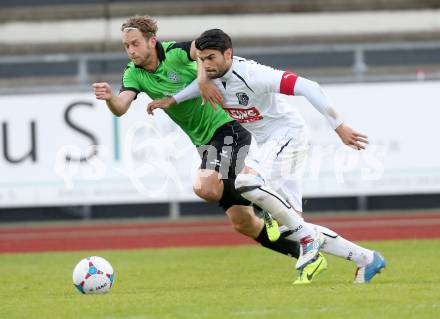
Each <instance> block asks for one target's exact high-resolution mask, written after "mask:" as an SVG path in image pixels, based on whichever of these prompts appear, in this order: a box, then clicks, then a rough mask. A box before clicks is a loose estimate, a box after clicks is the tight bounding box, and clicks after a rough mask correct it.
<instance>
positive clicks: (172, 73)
mask: <svg viewBox="0 0 440 319" xmlns="http://www.w3.org/2000/svg"><path fill="white" fill-rule="evenodd" d="M168 78H169V79H170V80H171V81H173V82H178V81H179V76H178V75H177V73H176V71H168Z"/></svg>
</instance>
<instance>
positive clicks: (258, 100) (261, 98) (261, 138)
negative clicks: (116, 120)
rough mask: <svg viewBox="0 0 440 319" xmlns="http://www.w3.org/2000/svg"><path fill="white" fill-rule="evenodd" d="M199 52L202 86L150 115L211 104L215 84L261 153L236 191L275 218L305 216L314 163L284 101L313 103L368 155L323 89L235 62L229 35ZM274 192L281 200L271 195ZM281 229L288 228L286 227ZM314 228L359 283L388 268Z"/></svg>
mask: <svg viewBox="0 0 440 319" xmlns="http://www.w3.org/2000/svg"><path fill="white" fill-rule="evenodd" d="M195 44H196V48H197V49H198V57H199V69H200V70H199V82H198V83H197V82H194V83H193V85H190V86H189V87H187V88H186V89H185V90H183V91H182V92H180V93H179V94H177V95H175V96H174V97H173V98H171V99H166V100H162V101H155V102H152V103H151V104H150V105H149V111H152V110H153V109H154V108H166V107H169V105H171V104H172V103H175V102H176V101H179V102H180V101H182V100H186V99H189V98H192V97H194V96H198V95H200V94H201V95H202V97H204V98H205V99H207V100H210V99H211V96H212V92H206V91H205V86H204V83H205V82H206V81H207V80H208V79H212V80H213V81H214V83H215V84H216V86H217V88H218V90H219V91H220V92H221V94H222V95H223V99H224V109H225V110H226V111H227V112H228V113H229V114H230V115H231V117H233V118H234V119H236V120H238V121H239V122H240V123H241V124H242V125H243V126H244V127H245V128H246V129H247V130H249V131H250V132H251V133H252V135H253V137H254V138H255V140H256V144H257V145H258V147H253V146H251V150H250V152H249V155H248V157H247V159H246V167H245V169H244V170H243V171H242V172H241V173H240V174H238V176H237V178H236V182H235V186H236V188H237V190H240V192H241V193H242V196H243V197H244V198H246V199H248V200H249V201H251V202H253V203H255V204H257V205H258V206H259V207H262V208H263V209H267V210H269V209H268V208H271V209H272V210H273V207H277V204H278V209H279V210H282V209H289V208H290V207H291V206H293V208H294V209H295V210H296V211H297V212H299V213H302V190H301V169H302V167H303V164H304V161H305V159H306V156H307V149H308V139H307V132H306V128H305V122H304V120H303V118H302V117H301V116H300V114H299V113H298V112H296V111H295V109H294V108H293V107H292V105H291V104H289V103H288V102H287V101H286V99H285V97H284V96H283V95H301V96H304V97H306V98H307V99H308V101H309V102H310V103H311V104H312V105H313V106H314V107H315V108H316V109H317V110H318V111H319V112H320V113H321V114H322V115H323V116H324V117H325V118H326V119H327V121H328V122H329V124H330V126H331V127H332V128H333V129H334V130H335V131H336V133H337V134H338V136H339V137H340V138H341V140H342V142H343V143H344V144H346V145H348V146H351V147H353V148H355V149H358V150H361V149H364V148H365V144H367V143H368V140H367V137H366V136H365V135H362V134H359V133H357V132H355V131H354V130H353V129H352V128H350V127H349V126H347V125H345V124H344V123H343V122H342V121H341V119H340V118H339V117H338V115H337V113H336V112H335V110H334V109H333V108H332V106H331V105H332V104H331V103H330V101H329V100H328V99H327V97H326V96H325V95H324V93H323V92H322V90H321V88H320V86H319V84H317V83H316V82H313V81H310V80H308V79H305V78H303V77H300V76H298V75H296V74H294V73H292V72H289V71H286V72H284V71H280V70H275V69H272V68H270V67H268V66H264V65H261V64H258V63H256V62H254V61H250V60H246V59H244V58H240V57H233V53H232V42H231V39H230V37H229V36H228V35H227V34H225V33H224V32H223V31H222V30H219V29H212V30H208V31H206V32H204V33H203V34H202V35H201V36H200V37H199V38H198V39H197V40H196V42H195ZM267 187H270V188H272V189H274V190H276V192H277V193H273V192H272V193H271V192H269V191H268V189H267ZM279 195H281V196H282V197H280V196H279ZM274 217H275V218H277V216H274ZM278 221H279V222H280V223H281V224H284V221H283V220H278ZM310 225H312V226H313V227H314V228H315V229H317V230H318V231H320V232H321V233H322V234H324V235H325V243H324V244H323V246H322V247H321V249H322V251H324V252H327V253H330V254H332V255H335V256H338V257H342V258H346V259H348V260H352V261H354V262H355V263H356V265H357V270H356V275H355V282H357V283H365V282H369V281H370V280H371V279H372V278H373V277H374V276H375V275H376V274H377V273H378V272H380V270H381V269H382V268H384V267H385V260H384V258H383V257H382V256H381V255H380V254H379V253H378V252H374V251H371V250H369V249H366V248H363V247H361V246H358V245H356V244H354V243H352V242H350V241H348V240H346V239H344V238H342V237H341V236H339V235H338V234H336V233H335V232H333V231H331V230H329V229H328V228H325V227H322V226H319V225H313V224H310ZM282 227H284V226H282ZM313 267H316V265H313ZM311 271H313V269H312V270H311ZM310 278H311V277H310V271H309V270H308V269H307V267H305V268H303V269H301V273H300V276H299V277H298V279H297V281H296V282H297V283H309V282H310Z"/></svg>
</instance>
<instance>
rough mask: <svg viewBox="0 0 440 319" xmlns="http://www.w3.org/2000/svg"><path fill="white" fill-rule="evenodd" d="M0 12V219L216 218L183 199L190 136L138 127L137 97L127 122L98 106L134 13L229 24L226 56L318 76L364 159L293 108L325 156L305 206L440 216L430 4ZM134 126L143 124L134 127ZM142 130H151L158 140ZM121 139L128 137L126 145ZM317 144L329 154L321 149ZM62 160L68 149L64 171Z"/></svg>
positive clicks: (76, 7) (436, 73) (190, 34)
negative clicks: (361, 137)
mask: <svg viewBox="0 0 440 319" xmlns="http://www.w3.org/2000/svg"><path fill="white" fill-rule="evenodd" d="M0 6H1V8H2V9H1V11H0V43H1V45H0V101H1V110H2V111H1V117H0V120H1V122H2V123H1V124H2V134H1V135H2V140H1V141H2V156H1V160H0V167H1V171H2V174H1V177H0V179H1V180H0V181H1V184H0V220H1V221H18V220H52V219H77V218H101V217H135V216H137V217H139V216H145V217H153V216H154V217H157V216H163V217H166V216H168V215H170V216H171V217H172V218H178V217H180V216H188V215H212V214H217V215H221V214H223V213H222V212H221V210H220V209H218V208H217V207H215V205H209V204H205V203H202V202H200V201H198V200H197V199H196V198H195V197H194V195H192V192H191V189H190V184H191V180H190V178H191V176H190V174H189V172H188V165H191V167H193V168H194V167H195V166H197V159H194V158H193V157H192V156H193V155H194V154H193V153H192V152H191V150H190V149H189V150H188V148H184V149H182V145H187V146H188V145H189V144H188V141H187V140H186V139H185V138H184V137H182V136H181V134H180V132H179V131H178V130H177V129H176V128H175V127H174V126H173V125H172V124H171V123H170V122H169V121H168V120H167V119H166V118H164V117H161V116H156V117H155V118H148V119H146V116H145V113H144V107H145V105H146V100H145V99H141V101H138V104H137V105H136V106H135V107H133V109H136V110H132V111H130V114H129V115H127V116H126V117H125V118H122V119H113V118H112V116H111V115H110V112H107V111H106V108H105V105H103V103H101V102H98V101H95V100H94V99H93V96H92V93H91V88H90V85H91V83H93V82H94V81H101V80H103V81H108V82H111V83H112V85H113V87H114V89H115V90H117V89H118V86H119V81H120V76H121V72H122V70H123V69H124V66H125V64H126V63H127V58H126V55H125V53H124V51H123V48H122V46H121V43H120V39H119V35H120V31H119V27H120V25H121V23H122V21H123V20H124V19H125V18H126V17H127V16H129V15H133V14H149V15H151V16H153V17H155V18H156V19H157V21H158V25H159V33H158V35H159V38H160V39H162V40H188V39H193V38H195V37H196V36H197V35H199V34H200V33H201V32H202V31H203V30H205V29H208V28H211V27H220V28H223V29H224V30H225V31H226V32H228V33H230V34H231V36H232V38H233V40H234V45H235V54H237V55H241V56H244V57H250V58H253V59H255V60H257V61H259V62H261V63H264V64H268V65H271V66H273V67H277V68H282V69H290V70H293V71H295V72H297V73H299V74H301V75H303V76H305V77H309V78H311V79H314V80H317V81H318V82H320V83H321V84H322V85H323V86H324V88H325V89H326V91H327V93H328V94H329V95H330V97H331V98H332V99H333V100H334V102H335V105H336V107H337V108H338V109H339V110H340V112H341V114H342V116H343V117H344V118H345V119H346V120H347V122H348V123H351V124H352V125H353V126H354V127H356V128H357V129H358V130H360V131H363V132H365V133H366V134H368V135H369V137H370V140H371V143H372V147H371V149H372V151H370V153H368V151H367V153H366V154H367V155H366V157H367V159H365V158H364V157H365V156H364V157H358V158H357V157H356V156H354V155H353V154H352V153H350V152H349V151H343V154H345V155H342V157H341V156H340V155H338V154H340V153H341V152H339V151H338V150H339V148H338V147H339V146H340V145H339V144H338V143H339V142H338V140H337V139H336V138H335V136H333V135H334V134H332V132H330V130H328V129H327V127H326V126H325V125H326V124H325V123H324V122H322V120H321V119H320V118H319V115H317V114H314V111H312V112H309V109H308V107H306V106H304V105H305V104H304V102H303V101H298V102H297V104H298V105H299V106H298V107H300V108H301V105H303V107H302V109H304V115H305V117H306V119H307V120H308V123H309V125H310V127H311V131H312V137H313V140H312V142H313V145H321V146H322V148H321V149H319V150H318V152H317V153H318V155H317V156H315V158H316V157H319V156H321V157H320V158H321V161H318V162H319V163H318V169H317V168H316V161H313V159H312V163H315V164H314V165H315V167H313V168H311V172H312V173H310V174H309V176H306V178H305V180H306V181H305V190H304V192H305V205H304V209H305V210H306V211H307V212H313V211H328V210H330V211H340V210H361V211H365V210H380V209H402V208H406V209H411V208H414V209H418V208H433V207H439V206H440V195H439V194H440V175H439V171H440V170H439V168H440V162H439V160H438V158H439V154H437V153H438V151H437V148H438V147H437V145H438V141H437V139H436V138H437V137H438V136H439V134H438V133H439V132H440V131H439V128H438V125H436V118H438V115H439V108H438V106H439V105H438V103H439V102H438V101H439V99H438V92H439V84H440V82H439V80H440V24H439V21H440V1H438V0H423V1H415V0H400V1H394V0H393V1H377V0H357V1H345V0H327V1H320V0H310V1H306V2H305V1H295V0H292V1H289V0H276V1H256V0H243V1H240V2H239V3H237V2H236V1H228V0H226V1H214V0H209V1H197V0H185V1H184V0H181V1H177V0H174V1H171V0H170V1H113V0H107V1H105V0H90V1H89V0H66V1H55V0H53V1H51V0H32V1H31V0H14V1H7V0H0ZM294 103H295V102H294ZM138 121H144V122H145V123H147V124H145V125H146V126H145V127H144V126H143V124H139V127H137V128H135V129H133V125H134V123H136V122H138ZM130 130H131V131H130ZM133 130H134V131H133ZM151 130H153V131H154V132H155V134H159V135H158V136H157V137H153V138H152V137H151V134H150V133H151ZM133 132H135V133H133ZM132 133H133V134H132ZM127 134H132V135H133V136H134V140H135V142H133V143H134V144H133V143H132V144H133V145H134V146H133V145H131V146H133V147H132V149H130V150H128V148H129V147H128V146H126V143H127V140H126V136H127ZM170 134H171V135H170ZM176 135H177V137H176V139H177V140H174V142H170V143H168V141H169V136H176ZM167 138H168V139H167ZM158 139H159V141H160V142H158ZM136 140H137V142H136ZM140 141H142V143H143V144H142V143H141V142H140ZM176 141H178V142H176ZM162 142H164V144H162ZM136 143H137V144H136ZM145 143H146V144H145ZM173 143H174V144H173ZM176 143H177V144H176ZM92 144H99V145H100V147H102V148H103V149H104V150H101V151H99V150H98V149H95V148H93V149H90V146H91V145H92ZM147 144H148V145H147ZM158 144H160V147H158ZM67 145H70V146H69V147H67ZM166 145H168V146H166ZM176 145H177V146H176ZM325 145H333V149H332V150H330V151H325V150H324V151H322V150H323V149H325ZM162 146H163V147H162ZM176 147H177V148H179V147H180V149H179V151H178V152H177V151H176ZM189 148H190V146H189ZM69 152H77V153H78V154H77V155H78V156H76V158H75V156H74V155H72V157H73V161H71V162H69V161H68V160H67V159H66V156H69V155H66V154H70V153H69ZM166 153H167V154H166ZM177 153H178V154H179V155H176V154H177ZM322 153H325V154H324V155H323V154H322ZM330 153H332V154H330ZM105 154H106V155H105ZM154 154H155V155H154ZM170 154H171V155H170ZM314 155H316V154H314ZM326 156H330V157H326ZM353 156H354V157H353ZM81 157H87V158H88V161H83V160H81ZM127 157H129V158H130V164H129V165H131V166H130V167H131V169H129V170H130V172H131V173H133V172H134V171H136V170H139V168H140V167H142V168H143V169H144V170H143V173H142V174H140V175H139V174H138V175H137V176H135V177H133V174H131V173H130V172H129V173H127V165H128V164H127ZM152 157H154V158H152ZM96 158H98V159H99V160H98V162H99V163H98V164H97V163H96V162H95V164H93V162H94V159H96ZM188 158H191V159H188ZM75 159H76V160H78V161H75ZM82 159H84V158H82ZM79 160H81V161H79ZM151 161H153V162H154V163H160V162H163V161H165V162H167V163H171V164H172V165H173V166H174V167H178V169H177V173H176V174H175V175H178V178H177V179H178V181H176V180H172V181H170V173H169V172H162V174H160V173H158V172H157V171H158V170H157V169H156V170H155V169H152V168H154V167H155V166H154V165H150V166H149V167H145V166H143V165H144V164H145V163H150V162H151ZM91 162H92V164H90V163H91ZM329 162H331V163H332V164H331V165H330V164H329ZM121 163H124V164H121ZM133 165H134V166H133ZM147 166H148V164H147ZM159 166H160V165H159ZM162 166H163V165H162ZM133 167H136V169H134V170H133ZM159 170H160V169H159ZM141 171H142V170H141ZM121 172H122V173H121ZM364 173H365V174H367V175H368V174H370V175H371V176H367V177H365V174H364ZM127 174H128V175H127ZM130 174H131V175H130ZM338 174H339V175H338ZM141 175H142V176H141ZM171 175H172V174H171ZM171 179H172V178H171ZM167 180H168V183H167V182H166V181H167ZM179 183H180V184H179ZM134 184H136V185H137V186H136V185H134ZM165 184H166V186H164V185H165ZM176 184H179V185H178V189H177V188H176V187H177V186H176ZM163 187H165V188H163ZM162 188H163V189H162ZM158 189H161V191H158ZM136 194H137V195H136Z"/></svg>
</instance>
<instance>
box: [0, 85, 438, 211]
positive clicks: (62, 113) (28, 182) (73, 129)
mask: <svg viewBox="0 0 440 319" xmlns="http://www.w3.org/2000/svg"><path fill="white" fill-rule="evenodd" d="M325 91H326V92H327V94H328V95H329V96H330V97H331V99H332V100H333V101H334V102H335V107H336V108H337V110H338V111H339V113H340V114H341V115H342V116H343V118H344V120H345V121H346V123H347V124H349V125H351V126H352V127H353V128H355V129H356V130H359V131H361V132H364V133H366V134H367V135H368V136H369V138H370V146H369V148H368V150H367V151H362V152H358V151H354V150H351V149H350V148H348V147H346V146H343V145H341V143H340V141H339V140H338V138H337V136H336V134H335V133H333V132H332V131H331V129H330V128H329V126H328V124H327V123H326V122H325V121H324V120H323V118H321V116H320V114H319V113H317V112H316V111H315V110H314V109H313V108H312V107H311V106H310V105H308V103H307V102H306V101H305V100H304V99H303V98H295V97H292V98H291V99H292V104H294V105H295V106H294V107H298V108H299V109H300V110H301V112H302V114H303V115H304V116H305V118H306V120H307V122H308V124H309V129H310V132H311V137H312V139H311V141H312V146H311V153H310V158H309V161H308V167H307V169H306V171H305V176H304V194H305V195H306V196H335V195H358V194H363V195H370V194H405V193H424V192H429V193H431V192H440V151H439V145H440V142H439V138H440V126H439V124H438V119H439V118H440V102H439V92H440V82H426V83H425V82H413V83H376V84H354V85H332V86H326V87H325ZM146 104H147V99H146V98H145V97H141V96H140V97H139V98H138V100H136V103H135V104H134V105H133V107H132V108H131V109H130V111H129V112H128V114H126V115H125V116H124V117H122V118H119V119H118V120H116V119H115V118H114V117H113V116H112V115H111V113H110V112H109V111H108V110H107V108H106V106H105V104H104V103H103V102H101V101H96V100H95V99H94V97H93V95H92V94H84V93H79V94H75V93H71V94H50V95H45V94H41V95H24V96H0V107H1V113H0V207H13V206H38V205H76V204H109V203H134V202H155V201H156V202H157V201H169V200H196V197H195V196H194V195H193V193H192V188H191V184H192V183H191V176H192V173H193V172H194V171H195V169H196V168H197V166H198V165H199V158H198V155H197V153H196V152H195V151H194V148H193V147H192V145H191V144H190V142H189V139H188V138H187V137H186V136H185V135H184V134H183V133H182V132H181V131H180V129H179V128H177V127H176V126H175V125H174V124H173V123H172V122H171V121H170V120H169V119H168V118H167V117H166V116H165V115H164V114H162V113H161V112H156V113H157V114H156V115H155V116H154V117H149V116H147V115H146V112H145V106H146ZM31 123H34V128H35V132H34V133H35V134H34V139H35V142H34V147H32V138H31ZM5 133H6V134H5ZM95 142H96V143H98V145H99V146H98V156H95V157H93V160H91V161H89V162H87V163H84V162H83V163H80V162H78V161H73V162H72V161H70V162H68V161H66V159H65V158H66V154H69V153H70V154H71V155H72V156H74V157H76V158H79V157H81V156H87V155H88V154H90V152H91V151H93V150H92V149H91V147H90V146H89V145H91V144H93V143H95ZM6 144H7V145H6ZM5 149H6V151H5ZM31 150H33V152H32V154H29V152H30V151H31ZM81 154H82V155H81ZM26 155H29V156H26ZM14 161H15V162H14Z"/></svg>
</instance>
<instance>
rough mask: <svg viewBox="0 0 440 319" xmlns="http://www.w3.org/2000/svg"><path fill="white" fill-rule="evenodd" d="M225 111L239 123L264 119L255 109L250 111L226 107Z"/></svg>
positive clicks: (252, 108)
mask: <svg viewBox="0 0 440 319" xmlns="http://www.w3.org/2000/svg"><path fill="white" fill-rule="evenodd" d="M225 111H226V112H228V113H229V115H230V116H231V117H232V118H233V119H234V120H237V121H238V122H239V123H250V122H255V121H259V120H262V119H263V116H262V115H261V114H260V112H258V110H257V109H256V108H255V107H251V108H249V109H237V108H232V107H227V108H226V107H225Z"/></svg>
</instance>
